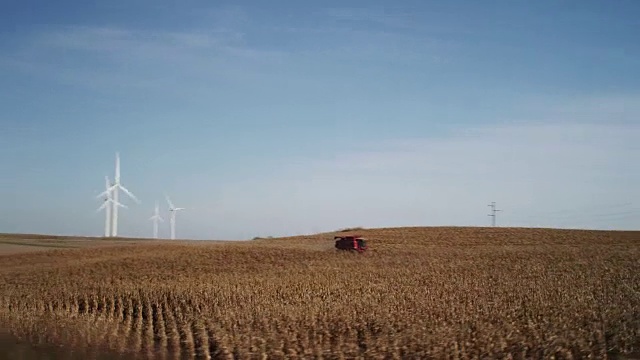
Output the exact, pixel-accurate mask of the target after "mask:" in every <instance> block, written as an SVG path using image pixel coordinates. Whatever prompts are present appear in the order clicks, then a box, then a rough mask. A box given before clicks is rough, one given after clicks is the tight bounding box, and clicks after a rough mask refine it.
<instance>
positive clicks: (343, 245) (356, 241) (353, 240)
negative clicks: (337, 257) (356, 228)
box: [333, 235, 368, 253]
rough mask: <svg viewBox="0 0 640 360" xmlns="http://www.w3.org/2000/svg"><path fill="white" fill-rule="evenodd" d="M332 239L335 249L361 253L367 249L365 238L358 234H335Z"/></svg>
mask: <svg viewBox="0 0 640 360" xmlns="http://www.w3.org/2000/svg"><path fill="white" fill-rule="evenodd" d="M333 239H334V240H335V241H336V249H338V250H350V251H357V252H359V253H363V252H365V251H366V250H367V249H368V247H367V241H366V239H365V238H363V237H362V236H359V235H348V236H335V237H334V238H333Z"/></svg>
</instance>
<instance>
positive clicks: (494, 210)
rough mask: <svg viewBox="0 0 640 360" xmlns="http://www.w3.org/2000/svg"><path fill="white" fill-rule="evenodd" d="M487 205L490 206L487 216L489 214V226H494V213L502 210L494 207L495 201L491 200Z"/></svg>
mask: <svg viewBox="0 0 640 360" xmlns="http://www.w3.org/2000/svg"><path fill="white" fill-rule="evenodd" d="M489 207H490V208H491V214H489V215H487V216H491V226H496V213H497V212H498V211H502V210H498V209H496V202H495V201H492V202H491V204H489Z"/></svg>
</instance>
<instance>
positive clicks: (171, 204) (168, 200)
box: [164, 195, 174, 209]
mask: <svg viewBox="0 0 640 360" xmlns="http://www.w3.org/2000/svg"><path fill="white" fill-rule="evenodd" d="M164 197H165V198H167V203H168V204H169V208H170V209H173V208H174V206H173V203H172V202H171V199H169V196H168V195H165V196H164Z"/></svg>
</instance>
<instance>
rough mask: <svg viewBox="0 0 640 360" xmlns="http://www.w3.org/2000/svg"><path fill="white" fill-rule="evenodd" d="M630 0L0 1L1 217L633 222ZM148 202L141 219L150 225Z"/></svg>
mask: <svg viewBox="0 0 640 360" xmlns="http://www.w3.org/2000/svg"><path fill="white" fill-rule="evenodd" d="M639 15H640V3H639V2H637V1H622V0H620V1H615V2H611V1H536V2H532V1H492V2H477V1H438V2H436V1H395V2H390V1H389V2H383V1H353V2H345V1H340V2H338V1H325V2H315V3H313V4H311V3H308V2H294V1H286V2H282V1H280V2H277V1H274V2H268V3H266V2H258V1H247V2H209V1H182V2H178V1H164V2H159V1H147V0H132V1H112V2H104V3H102V4H94V3H88V2H81V1H59V2H55V3H52V2H44V1H39V2H36V1H14V0H9V1H8V2H6V1H5V2H4V3H3V10H2V11H0V122H1V124H2V131H1V132H0V148H1V150H2V152H1V153H0V166H1V167H2V169H3V173H2V177H1V178H0V196H1V197H2V199H4V206H2V208H1V209H0V232H29V233H31V232H36V233H55V234H77V235H100V234H101V233H102V231H103V219H104V218H103V216H104V215H103V214H102V213H96V212H95V209H96V208H97V207H98V206H99V205H100V201H99V200H98V199H95V196H96V195H97V194H98V193H99V192H101V191H102V188H103V185H104V176H105V175H109V176H110V177H113V172H114V169H113V167H114V161H115V152H116V151H119V152H120V153H121V157H122V182H123V184H124V185H125V186H127V187H128V188H129V189H130V190H131V191H132V192H133V193H134V194H136V195H137V196H138V197H139V198H140V200H141V204H135V203H134V202H133V201H131V200H129V199H126V198H125V199H124V200H123V202H124V203H125V204H127V205H128V206H129V207H130V208H129V209H125V210H121V211H120V234H121V235H123V236H127V235H128V236H150V234H151V231H152V224H151V222H150V221H148V220H147V219H148V218H149V217H150V216H151V215H152V211H153V206H154V203H155V201H160V202H161V205H162V215H163V216H164V217H165V219H167V218H168V214H167V211H166V204H165V202H164V200H163V197H164V194H165V193H167V194H169V195H170V196H171V198H172V200H173V201H174V203H175V204H176V205H177V206H183V207H185V208H187V210H185V211H184V212H181V213H179V216H178V227H177V234H178V237H183V238H195V239H246V238H252V237H254V236H269V235H272V236H278V235H292V234H301V233H313V232H319V231H330V230H334V229H337V228H340V227H349V226H367V227H382V226H404V225H458V226H465V225H470V226H483V225H487V224H489V223H490V218H488V217H487V212H488V210H489V208H488V206H487V204H488V203H489V202H491V201H496V202H497V203H498V207H499V208H500V209H502V210H504V211H503V212H502V213H500V214H499V216H498V224H499V225H506V226H545V227H546V226H549V227H581V228H600V229H638V228H640V190H639V188H638V186H637V184H638V183H639V182H640V167H638V161H639V160H640V142H639V141H638V140H637V139H639V138H640V117H639V116H640V80H639V79H640V60H639V59H640V43H639V42H638V41H637V39H638V38H639V37H640V20H638V19H640V16H639ZM167 224H168V223H167V222H165V223H164V224H162V227H161V236H168V226H167Z"/></svg>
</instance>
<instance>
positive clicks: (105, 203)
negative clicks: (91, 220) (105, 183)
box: [96, 201, 109, 212]
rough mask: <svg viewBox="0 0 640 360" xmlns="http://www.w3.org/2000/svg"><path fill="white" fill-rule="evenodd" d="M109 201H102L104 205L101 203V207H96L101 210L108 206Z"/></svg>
mask: <svg viewBox="0 0 640 360" xmlns="http://www.w3.org/2000/svg"><path fill="white" fill-rule="evenodd" d="M108 203H109V202H108V201H105V202H104V203H102V205H100V207H99V208H98V209H96V212H100V210H102V209H104V208H106V207H107V204H108Z"/></svg>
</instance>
